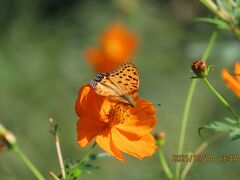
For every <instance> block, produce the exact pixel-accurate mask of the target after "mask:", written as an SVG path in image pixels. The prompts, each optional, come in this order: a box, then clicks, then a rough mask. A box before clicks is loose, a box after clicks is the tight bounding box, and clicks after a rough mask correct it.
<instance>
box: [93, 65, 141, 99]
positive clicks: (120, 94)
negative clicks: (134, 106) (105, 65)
mask: <svg viewBox="0 0 240 180" xmlns="http://www.w3.org/2000/svg"><path fill="white" fill-rule="evenodd" d="M90 84H91V86H92V87H93V88H94V89H95V92H96V93H97V94H99V95H102V96H107V97H109V98H111V99H113V100H116V101H120V102H125V103H129V100H127V99H126V98H124V97H126V96H130V97H131V98H133V99H134V98H135V97H136V96H137V95H138V88H139V76H138V72H137V69H136V67H135V65H134V64H132V63H124V64H123V65H121V66H120V67H119V68H118V69H116V70H115V71H113V72H111V73H100V74H98V75H97V77H96V78H95V79H94V80H92V81H91V82H90Z"/></svg>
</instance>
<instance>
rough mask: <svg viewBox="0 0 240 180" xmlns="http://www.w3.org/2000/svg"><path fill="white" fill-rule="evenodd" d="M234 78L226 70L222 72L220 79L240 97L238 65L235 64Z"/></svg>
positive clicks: (239, 68) (239, 70)
mask: <svg viewBox="0 0 240 180" xmlns="http://www.w3.org/2000/svg"><path fill="white" fill-rule="evenodd" d="M234 70H235V76H232V75H231V74H230V73H229V72H228V71H227V70H226V69H223V70H222V78H223V79H224V81H225V82H226V83H227V85H228V87H230V88H231V89H232V91H233V92H234V93H235V94H236V95H237V96H238V97H240V63H236V64H235V67H234Z"/></svg>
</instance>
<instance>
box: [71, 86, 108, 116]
mask: <svg viewBox="0 0 240 180" xmlns="http://www.w3.org/2000/svg"><path fill="white" fill-rule="evenodd" d="M103 100H104V97H102V96H99V95H97V94H96V93H95V92H94V89H93V88H92V87H91V86H90V85H84V86H83V87H82V88H81V89H80V91H79V96H78V99H77V101H76V106H75V110H76V113H77V115H78V116H79V117H82V116H88V117H90V118H92V119H100V114H99V111H100V107H101V105H102V102H103Z"/></svg>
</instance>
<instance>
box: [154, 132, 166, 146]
mask: <svg viewBox="0 0 240 180" xmlns="http://www.w3.org/2000/svg"><path fill="white" fill-rule="evenodd" d="M154 138H155V140H156V143H157V145H158V146H163V145H164V144H165V140H166V134H165V133H164V132H159V131H157V132H156V133H154Z"/></svg>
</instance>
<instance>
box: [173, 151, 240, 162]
mask: <svg viewBox="0 0 240 180" xmlns="http://www.w3.org/2000/svg"><path fill="white" fill-rule="evenodd" d="M177 162H182V163H187V162H203V163H208V162H219V163H224V162H233V163H239V162H240V155H239V154H224V153H223V154H173V155H172V163H177Z"/></svg>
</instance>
